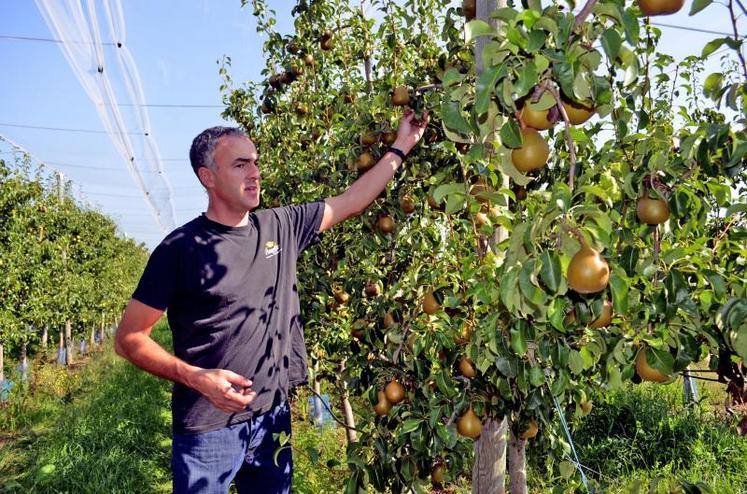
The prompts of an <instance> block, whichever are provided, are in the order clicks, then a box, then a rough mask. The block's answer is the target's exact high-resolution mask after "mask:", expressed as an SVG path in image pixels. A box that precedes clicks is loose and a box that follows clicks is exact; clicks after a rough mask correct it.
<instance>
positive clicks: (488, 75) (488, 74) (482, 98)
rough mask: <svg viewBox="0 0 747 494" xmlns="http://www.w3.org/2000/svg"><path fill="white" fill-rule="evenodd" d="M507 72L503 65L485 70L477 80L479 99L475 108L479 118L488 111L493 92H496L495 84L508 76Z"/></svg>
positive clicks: (476, 99)
mask: <svg viewBox="0 0 747 494" xmlns="http://www.w3.org/2000/svg"><path fill="white" fill-rule="evenodd" d="M506 71H507V69H506V66H505V65H504V64H501V65H498V66H494V67H490V68H488V69H487V70H484V71H483V72H482V74H480V77H478V78H477V97H476V98H475V107H474V108H475V114H476V115H477V116H480V115H482V114H483V113H485V112H486V111H488V104H489V103H490V99H491V97H492V96H493V91H495V83H496V81H497V80H498V79H499V78H500V77H504V76H505V75H506Z"/></svg>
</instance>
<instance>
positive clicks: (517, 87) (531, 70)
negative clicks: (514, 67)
mask: <svg viewBox="0 0 747 494" xmlns="http://www.w3.org/2000/svg"><path fill="white" fill-rule="evenodd" d="M538 78H539V74H537V67H536V66H535V65H534V62H533V61H529V62H527V63H525V64H524V65H523V66H522V67H521V69H519V74H518V77H517V79H516V83H515V84H514V92H515V93H516V97H517V98H521V97H523V96H525V95H527V94H529V91H531V90H532V88H534V86H536V85H537V81H538Z"/></svg>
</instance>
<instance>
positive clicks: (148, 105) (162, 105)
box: [119, 103, 224, 108]
mask: <svg viewBox="0 0 747 494" xmlns="http://www.w3.org/2000/svg"><path fill="white" fill-rule="evenodd" d="M119 106H126V107H135V106H141V107H146V108H224V106H223V105H191V104H159V103H146V104H143V105H134V104H131V103H120V104H119Z"/></svg>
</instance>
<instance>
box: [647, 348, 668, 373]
mask: <svg viewBox="0 0 747 494" xmlns="http://www.w3.org/2000/svg"><path fill="white" fill-rule="evenodd" d="M646 361H647V362H648V365H650V366H651V367H653V368H654V369H657V370H659V371H661V372H663V373H664V374H666V375H668V376H669V375H671V374H672V373H673V372H674V357H672V354H670V353H669V352H668V351H666V350H657V349H656V348H651V347H649V348H648V349H647V350H646Z"/></svg>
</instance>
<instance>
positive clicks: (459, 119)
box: [441, 98, 472, 135]
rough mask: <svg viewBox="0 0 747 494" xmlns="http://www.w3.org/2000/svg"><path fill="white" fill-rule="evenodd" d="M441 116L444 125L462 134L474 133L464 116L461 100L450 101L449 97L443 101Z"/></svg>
mask: <svg viewBox="0 0 747 494" xmlns="http://www.w3.org/2000/svg"><path fill="white" fill-rule="evenodd" d="M441 118H442V119H443V122H444V125H446V126H447V127H448V128H449V129H451V130H453V131H455V132H458V133H460V134H465V135H471V134H472V128H471V127H470V125H469V123H467V120H466V119H465V118H464V114H463V113H462V106H461V104H460V102H459V101H450V100H449V99H448V98H445V99H444V101H443V102H442V103H441Z"/></svg>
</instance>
